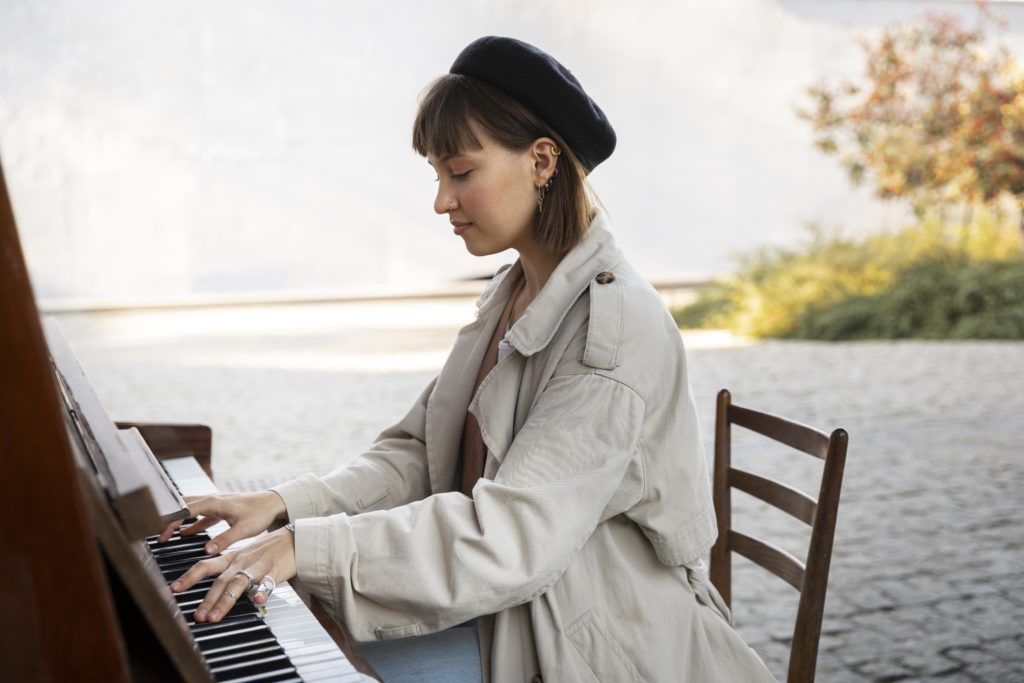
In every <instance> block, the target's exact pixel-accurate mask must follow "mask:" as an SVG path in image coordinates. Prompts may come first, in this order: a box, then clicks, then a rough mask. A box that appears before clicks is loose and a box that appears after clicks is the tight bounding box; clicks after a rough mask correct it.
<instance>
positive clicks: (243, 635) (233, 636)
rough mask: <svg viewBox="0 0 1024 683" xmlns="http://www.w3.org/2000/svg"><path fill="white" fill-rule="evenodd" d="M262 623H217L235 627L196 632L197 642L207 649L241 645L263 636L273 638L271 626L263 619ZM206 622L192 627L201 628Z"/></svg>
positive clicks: (201, 647)
mask: <svg viewBox="0 0 1024 683" xmlns="http://www.w3.org/2000/svg"><path fill="white" fill-rule="evenodd" d="M259 621H260V623H259V624H257V625H245V624H239V623H237V622H232V623H229V624H216V625H217V626H222V625H223V626H228V627H233V628H229V629H228V630H225V631H213V632H207V631H202V632H198V633H195V639H196V644H197V645H198V646H199V649H200V650H202V651H204V652H205V651H206V650H208V649H211V648H215V647H224V646H225V645H239V644H242V643H249V642H253V641H255V640H259V639H261V638H268V637H269V638H273V636H274V634H273V633H272V632H271V631H270V628H269V627H268V626H267V625H266V624H264V623H262V622H263V620H262V619H260V620H259ZM203 626H205V624H196V625H195V626H193V627H192V630H193V631H196V630H197V629H201V628H202V627H203Z"/></svg>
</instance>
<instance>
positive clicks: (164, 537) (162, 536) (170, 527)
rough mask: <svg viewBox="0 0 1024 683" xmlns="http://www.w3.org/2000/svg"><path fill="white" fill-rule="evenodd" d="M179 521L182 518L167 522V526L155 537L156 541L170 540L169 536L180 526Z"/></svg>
mask: <svg viewBox="0 0 1024 683" xmlns="http://www.w3.org/2000/svg"><path fill="white" fill-rule="evenodd" d="M181 522H182V520H180V519H179V520H175V521H173V522H171V523H170V524H168V525H167V528H166V529H164V530H163V531H162V532H161V533H160V536H159V537H158V538H157V539H156V542H157V543H166V542H167V541H169V540H171V536H173V535H174V531H175V529H177V528H178V527H180V526H181Z"/></svg>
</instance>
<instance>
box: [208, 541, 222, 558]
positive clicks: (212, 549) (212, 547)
mask: <svg viewBox="0 0 1024 683" xmlns="http://www.w3.org/2000/svg"><path fill="white" fill-rule="evenodd" d="M219 552H220V548H218V547H217V544H216V543H207V544H206V554H207V555H216V554H217V553H219Z"/></svg>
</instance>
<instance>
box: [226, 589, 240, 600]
mask: <svg viewBox="0 0 1024 683" xmlns="http://www.w3.org/2000/svg"><path fill="white" fill-rule="evenodd" d="M224 595H226V596H228V597H229V598H231V599H232V600H234V599H235V598H237V597H238V596H237V595H235V594H234V593H232V592H231V591H224Z"/></svg>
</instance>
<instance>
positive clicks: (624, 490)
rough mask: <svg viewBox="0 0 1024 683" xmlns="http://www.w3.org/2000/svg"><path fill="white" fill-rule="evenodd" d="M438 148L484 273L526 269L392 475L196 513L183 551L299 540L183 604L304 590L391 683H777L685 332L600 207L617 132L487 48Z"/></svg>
mask: <svg viewBox="0 0 1024 683" xmlns="http://www.w3.org/2000/svg"><path fill="white" fill-rule="evenodd" d="M413 146H414V148H415V149H416V151H417V152H419V153H420V154H422V155H424V156H425V157H426V158H427V161H428V162H429V163H430V165H431V166H432V167H433V168H434V170H435V171H436V172H437V176H438V178H437V182H438V191H437V197H436V199H435V202H434V210H435V211H436V212H437V213H439V214H443V215H447V216H448V218H449V220H450V222H451V224H452V226H453V230H454V233H455V234H456V235H457V236H459V237H460V238H461V239H462V240H463V241H464V243H465V246H466V248H467V249H468V250H469V251H470V252H471V253H473V254H475V255H484V254H493V253H497V252H501V251H504V250H505V249H515V250H516V251H517V252H518V254H519V260H518V261H517V262H516V263H515V264H514V265H513V266H511V267H510V268H507V269H504V270H501V271H499V273H498V274H497V275H496V276H495V277H494V279H493V281H492V282H491V283H490V285H489V286H488V287H487V289H486V290H485V291H484V293H483V295H482V296H481V297H480V301H479V303H478V307H479V308H478V317H477V319H476V321H475V322H473V323H471V324H469V325H468V326H467V327H465V328H463V329H462V330H461V331H460V332H459V335H458V337H457V338H456V341H455V346H454V348H453V350H452V353H451V355H450V356H449V358H448V361H447V362H446V364H445V366H444V368H443V369H442V370H441V373H440V375H438V377H437V378H436V379H435V380H434V381H433V382H432V383H431V384H430V386H428V387H427V388H426V390H425V391H424V392H423V394H422V395H421V396H420V398H419V400H418V401H417V402H416V403H415V405H414V406H413V408H412V410H411V411H410V412H409V414H408V415H406V416H405V418H404V419H402V420H401V421H400V422H399V423H398V424H396V425H395V426H393V427H391V428H390V429H387V430H386V431H384V432H383V433H382V434H381V435H380V437H378V439H377V441H376V442H375V443H374V445H373V446H372V447H371V448H370V450H369V451H368V452H366V453H364V454H363V455H362V456H360V457H359V458H357V459H356V460H355V461H353V462H352V463H350V464H348V465H347V466H345V467H342V468H339V469H337V470H335V471H334V472H331V473H330V474H328V475H326V476H324V477H316V476H313V475H307V476H305V477H302V478H300V479H297V480H295V481H292V482H290V483H287V484H285V485H282V486H280V487H277V488H275V489H274V490H273V491H268V492H265V493H261V494H250V495H219V496H212V497H209V498H204V499H201V500H196V501H193V502H191V503H190V507H191V509H192V511H193V512H194V513H197V514H200V515H204V516H206V517H205V519H203V520H202V521H200V522H198V523H197V524H194V525H192V527H190V528H189V529H188V530H185V531H183V533H189V531H195V530H199V529H201V528H205V527H206V526H208V525H209V524H210V523H212V522H213V521H216V520H217V519H220V518H223V519H225V520H227V521H228V522H229V523H230V524H231V529H230V530H229V531H227V532H225V533H224V534H222V535H220V536H218V537H216V538H214V539H212V540H211V542H210V543H209V547H208V551H209V552H211V554H212V553H216V552H218V551H219V550H220V549H221V548H225V547H227V545H229V544H230V543H232V542H234V541H235V540H238V539H240V538H244V537H247V536H252V535H255V534H257V533H260V532H262V531H263V530H265V529H267V528H269V527H271V526H272V525H273V524H274V523H275V521H277V520H283V519H285V518H287V519H288V520H290V521H291V523H292V524H289V525H288V527H286V528H284V529H280V530H277V531H274V532H273V533H270V534H268V535H266V536H265V537H263V538H261V539H260V540H258V541H256V542H255V543H253V544H252V545H249V546H247V547H246V548H245V549H243V550H241V551H240V552H237V553H234V554H228V555H226V556H222V557H218V558H213V559H209V560H205V561H203V562H200V563H199V564H197V565H196V566H195V567H193V568H192V569H191V570H190V571H189V572H188V573H186V574H185V575H184V576H183V577H182V578H181V579H180V580H179V581H177V582H175V583H174V584H173V585H172V589H173V590H185V589H186V588H188V587H189V586H191V585H192V584H194V583H195V582H196V581H198V580H199V579H201V578H203V577H205V576H211V575H218V574H219V575H220V578H219V579H218V580H217V582H215V583H214V585H213V587H212V588H211V589H210V591H209V593H208V595H207V596H206V598H205V599H204V601H203V603H202V605H201V606H200V608H199V610H198V611H197V613H196V618H197V619H198V620H199V621H203V620H211V621H216V620H218V619H219V618H221V616H222V615H223V614H224V613H225V612H226V611H227V610H228V609H229V608H230V606H231V605H232V604H233V603H234V600H235V596H237V595H238V594H240V593H241V592H242V591H244V590H245V589H246V587H247V586H248V587H250V588H251V579H250V577H263V576H267V577H269V579H270V581H266V582H265V583H263V584H257V586H258V587H257V592H256V597H255V600H256V601H257V602H262V601H263V600H265V597H264V594H265V592H266V588H267V587H268V586H270V585H271V584H272V583H273V581H280V580H284V579H291V578H292V577H295V576H297V577H298V579H299V580H300V581H301V582H302V583H303V585H305V586H306V587H307V588H308V589H310V590H311V591H312V592H313V593H314V594H316V595H317V596H318V597H320V598H322V599H323V600H325V601H326V602H327V603H328V605H329V606H330V607H332V608H333V609H334V610H335V611H336V613H337V615H338V617H339V618H340V619H343V620H344V621H345V623H346V624H347V625H348V627H349V629H350V630H351V632H352V633H353V635H354V636H355V637H356V638H357V639H359V640H363V641H380V642H381V643H384V642H385V641H390V642H388V643H387V644H380V645H376V647H375V646H374V645H372V644H369V643H368V644H367V645H366V647H365V648H364V649H365V650H366V652H367V654H368V656H369V657H370V658H371V661H373V662H374V664H375V666H377V667H378V668H379V669H380V670H381V672H382V673H383V674H384V676H385V678H386V679H388V680H399V679H401V678H402V676H403V675H408V676H411V678H409V679H410V680H422V679H420V678H418V675H416V674H408V672H406V673H405V674H403V670H402V667H403V666H405V665H404V664H403V663H402V662H398V663H397V664H396V662H397V661H398V660H400V659H402V656H403V653H404V654H406V655H408V654H409V653H410V652H420V651H421V650H423V649H424V648H422V647H420V645H421V644H422V643H423V642H424V641H423V639H422V638H409V637H412V636H420V637H422V636H424V635H425V634H441V635H442V637H440V638H438V639H436V640H433V641H430V642H431V643H435V644H436V647H434V648H431V647H428V648H425V649H426V650H427V651H428V652H434V653H435V654H437V653H441V657H442V660H441V661H442V662H444V663H445V665H443V667H442V668H441V669H440V670H438V671H437V675H438V676H439V678H438V680H452V678H451V677H450V676H449V671H448V670H449V669H450V668H451V667H449V666H447V665H448V664H453V662H454V661H455V659H454V658H453V657H452V656H451V655H449V654H447V653H448V652H449V649H450V650H451V651H456V650H458V647H459V643H462V644H463V646H464V645H465V643H466V642H467V638H469V641H468V642H470V643H471V644H472V645H473V646H475V645H476V640H477V638H478V639H479V654H480V661H479V663H478V662H476V661H475V660H474V661H473V662H472V665H471V667H470V668H471V669H474V670H473V671H472V676H471V679H477V680H478V679H479V677H480V675H481V674H482V676H483V678H484V679H486V680H491V681H495V682H504V681H517V682H519V681H531V680H536V677H543V678H544V679H546V680H548V681H577V680H579V681H593V680H595V678H596V680H599V681H634V680H659V681H681V680H687V681H690V680H693V681H741V680H742V681H752V680H771V676H770V674H769V673H768V672H767V670H766V669H765V668H764V666H763V664H762V663H761V661H760V660H759V659H758V657H757V655H756V654H754V653H753V651H752V650H750V649H749V648H748V647H746V646H745V645H744V644H743V643H742V642H741V640H740V639H739V638H738V636H737V635H736V634H735V632H734V631H733V630H732V629H731V628H730V626H729V623H728V613H727V610H726V608H725V607H724V605H723V604H722V602H721V600H720V598H719V597H718V595H717V593H716V592H715V590H714V589H713V588H712V587H711V586H710V584H709V582H708V581H707V579H706V578H705V576H704V575H703V573H702V572H701V571H700V570H699V569H697V567H698V565H699V564H700V562H701V560H700V558H701V556H702V555H703V554H704V553H705V552H706V551H707V550H708V549H709V548H710V546H711V545H712V543H713V541H714V538H715V533H716V526H715V518H714V511H713V508H712V504H711V495H710V486H709V481H708V474H707V471H706V464H705V460H704V452H703V447H702V444H701V440H700V436H699V432H698V425H697V416H696V411H695V407H694V403H693V399H692V397H691V395H690V390H689V380H688V378H687V374H686V366H685V359H684V354H683V348H682V344H681V341H680V337H679V332H678V330H677V328H676V326H675V324H674V323H673V321H672V319H671V317H670V316H669V315H668V313H667V311H666V310H665V307H664V305H663V303H662V301H661V299H660V297H659V296H658V294H657V293H656V292H655V291H654V290H653V289H652V288H651V287H650V285H649V284H647V282H646V281H645V280H644V279H643V277H641V276H640V275H639V274H638V273H637V272H636V271H635V270H634V269H633V267H632V266H630V265H629V263H628V262H627V261H626V260H625V259H624V258H623V256H622V254H621V252H620V251H619V250H618V248H617V247H616V246H615V243H614V241H613V239H612V236H611V234H610V233H609V229H608V220H607V218H606V217H605V216H604V215H603V214H602V213H600V212H596V211H595V210H594V209H593V208H592V206H591V203H590V199H589V198H588V195H587V192H586V188H585V178H586V175H587V173H589V172H590V171H591V170H592V169H593V168H594V167H595V166H596V165H597V164H599V163H601V162H602V161H603V160H605V159H606V158H607V157H608V156H609V155H610V154H611V153H612V150H613V149H614V147H615V133H614V131H613V130H612V128H611V126H610V125H609V123H608V121H607V119H606V118H605V115H604V113H603V112H602V111H601V109H600V108H599V107H598V106H597V105H596V104H595V103H594V102H593V101H592V100H591V99H590V97H589V96H587V94H586V93H585V92H584V91H583V89H582V87H581V86H580V84H579V82H578V81H577V80H576V78H575V77H574V76H573V75H572V74H571V73H570V72H569V71H568V70H567V69H565V68H564V67H563V66H562V65H561V64H559V63H558V62H557V61H556V60H555V59H554V58H552V57H551V56H549V55H547V54H546V53H544V52H542V51H540V50H538V49H537V48H534V47H532V46H530V45H527V44H525V43H522V42H519V41H516V40H512V39H509V38H496V37H488V38H482V39H480V40H477V41H475V42H474V43H472V44H470V45H469V46H468V47H467V48H466V49H465V50H464V51H463V52H462V53H461V54H460V55H459V57H458V58H457V59H456V60H455V63H454V64H453V66H452V68H451V72H450V73H449V74H448V75H446V76H444V77H442V78H440V79H438V80H437V81H435V82H434V83H433V84H432V85H431V86H430V88H429V89H428V91H427V92H426V94H425V96H424V97H423V99H422V101H421V104H420V109H419V112H418V114H417V117H416V121H415V124H414V132H413ZM168 533H169V532H168ZM467 622H468V623H469V624H470V627H468V628H466V627H463V628H455V627H458V626H459V625H465V624H466V623H467ZM393 639H405V640H393ZM464 649H465V648H464V647H463V651H464ZM406 659H408V657H406ZM420 664H421V665H422V661H421V662H420ZM392 676H394V678H392Z"/></svg>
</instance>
